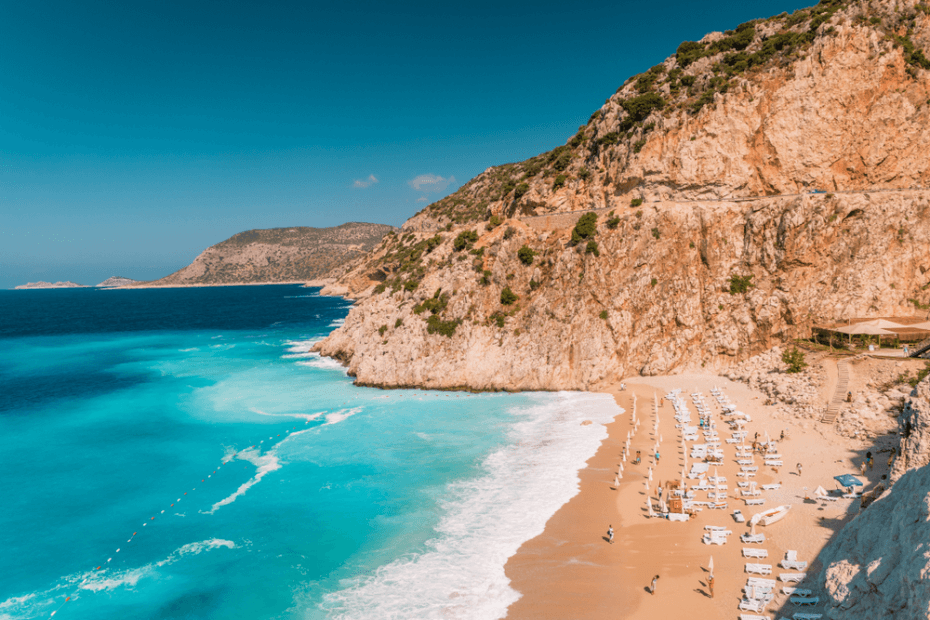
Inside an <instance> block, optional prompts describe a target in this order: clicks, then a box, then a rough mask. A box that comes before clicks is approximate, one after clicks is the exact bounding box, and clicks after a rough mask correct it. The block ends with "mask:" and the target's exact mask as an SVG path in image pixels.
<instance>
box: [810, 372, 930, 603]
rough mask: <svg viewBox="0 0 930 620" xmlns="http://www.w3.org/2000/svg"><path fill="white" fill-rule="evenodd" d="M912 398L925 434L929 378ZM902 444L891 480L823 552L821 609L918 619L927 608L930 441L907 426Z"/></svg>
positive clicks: (916, 418)
mask: <svg viewBox="0 0 930 620" xmlns="http://www.w3.org/2000/svg"><path fill="white" fill-rule="evenodd" d="M912 406H913V408H914V409H913V415H912V419H913V420H914V423H915V424H916V425H918V426H920V428H922V429H924V430H923V431H922V432H923V433H924V434H926V428H927V426H928V424H930V383H928V380H924V381H923V382H921V383H920V384H919V385H918V387H917V390H916V394H915V395H914V399H913V400H912ZM912 439H913V440H912ZM902 446H903V447H904V455H903V459H902V458H899V459H898V463H900V467H899V466H898V464H896V465H895V469H894V477H896V478H898V480H897V481H896V482H895V484H894V486H893V487H892V488H891V490H889V491H885V493H884V494H883V495H882V496H881V497H880V498H879V499H877V500H876V501H875V502H873V503H872V504H871V505H870V506H869V507H868V508H867V509H865V511H864V512H862V513H861V514H860V515H858V516H857V517H856V518H855V519H854V520H853V521H852V522H851V523H850V524H849V525H847V526H846V527H844V528H843V529H842V530H841V531H840V532H839V533H838V534H837V536H836V538H835V539H834V540H833V541H831V543H830V544H829V545H828V546H827V548H826V549H824V551H823V552H822V554H821V560H822V562H823V565H824V567H825V568H824V571H823V575H822V577H823V581H822V583H823V584H824V591H825V594H826V597H825V598H826V603H827V607H826V615H827V617H829V618H831V619H833V620H852V619H853V618H875V619H877V620H881V619H885V618H888V619H890V618H894V619H895V620H909V619H911V618H913V619H915V620H916V619H917V618H922V619H923V618H927V617H928V615H930V581H928V580H927V573H928V571H930V467H927V466H926V464H927V456H928V453H930V446H928V444H927V443H926V437H923V435H920V431H914V432H912V433H911V439H905V440H903V442H902Z"/></svg>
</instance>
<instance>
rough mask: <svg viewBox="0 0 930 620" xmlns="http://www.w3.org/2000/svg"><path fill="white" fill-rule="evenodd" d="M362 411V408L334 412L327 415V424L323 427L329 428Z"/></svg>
mask: <svg viewBox="0 0 930 620" xmlns="http://www.w3.org/2000/svg"><path fill="white" fill-rule="evenodd" d="M361 410H362V407H355V408H353V409H341V410H339V411H334V412H332V413H327V414H326V423H325V424H323V426H329V425H330V424H338V423H339V422H342V421H343V420H345V419H347V418H350V417H352V416H354V415H355V414H356V413H358V412H359V411H361Z"/></svg>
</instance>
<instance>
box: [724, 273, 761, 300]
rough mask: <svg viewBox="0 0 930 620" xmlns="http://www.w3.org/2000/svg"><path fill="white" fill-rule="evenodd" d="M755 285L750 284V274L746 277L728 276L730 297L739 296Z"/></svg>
mask: <svg viewBox="0 0 930 620" xmlns="http://www.w3.org/2000/svg"><path fill="white" fill-rule="evenodd" d="M754 286H755V284H753V283H752V274H749V275H748V276H738V275H732V276H730V295H740V294H742V293H747V292H749V289H751V288H753V287H754Z"/></svg>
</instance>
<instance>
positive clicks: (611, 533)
mask: <svg viewBox="0 0 930 620" xmlns="http://www.w3.org/2000/svg"><path fill="white" fill-rule="evenodd" d="M607 542H609V543H610V544H614V526H613V525H608V526H607Z"/></svg>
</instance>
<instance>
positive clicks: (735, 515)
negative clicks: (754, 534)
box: [733, 510, 746, 523]
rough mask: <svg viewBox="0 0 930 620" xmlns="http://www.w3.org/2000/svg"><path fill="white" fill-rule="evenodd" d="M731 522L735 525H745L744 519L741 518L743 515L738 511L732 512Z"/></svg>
mask: <svg viewBox="0 0 930 620" xmlns="http://www.w3.org/2000/svg"><path fill="white" fill-rule="evenodd" d="M733 520H734V521H736V522H737V523H746V517H744V516H743V513H742V512H740V511H739V510H734V511H733Z"/></svg>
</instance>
